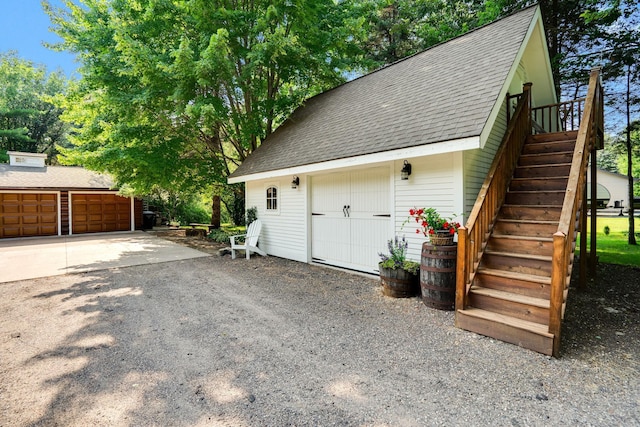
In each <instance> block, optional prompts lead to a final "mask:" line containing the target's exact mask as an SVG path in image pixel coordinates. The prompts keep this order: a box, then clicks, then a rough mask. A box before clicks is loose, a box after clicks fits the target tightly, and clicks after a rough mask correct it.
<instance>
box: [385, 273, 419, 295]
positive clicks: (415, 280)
mask: <svg viewBox="0 0 640 427" xmlns="http://www.w3.org/2000/svg"><path fill="white" fill-rule="evenodd" d="M380 282H381V283H382V293H383V294H385V295H386V296H388V297H392V298H410V297H415V296H416V295H420V275H419V274H418V273H416V274H412V273H409V272H408V271H406V270H403V269H401V268H396V269H395V270H394V269H391V268H383V267H380Z"/></svg>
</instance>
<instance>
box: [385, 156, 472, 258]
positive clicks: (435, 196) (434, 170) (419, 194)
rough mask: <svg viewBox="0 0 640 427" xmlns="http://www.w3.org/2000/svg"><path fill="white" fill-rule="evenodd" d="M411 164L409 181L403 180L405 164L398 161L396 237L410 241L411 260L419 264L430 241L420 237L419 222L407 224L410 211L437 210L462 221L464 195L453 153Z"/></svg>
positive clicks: (395, 185) (395, 182)
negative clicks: (458, 207)
mask: <svg viewBox="0 0 640 427" xmlns="http://www.w3.org/2000/svg"><path fill="white" fill-rule="evenodd" d="M408 160H409V163H411V166H412V171H411V176H410V177H409V179H408V180H406V181H403V180H401V179H400V170H401V169H402V164H403V162H401V161H398V162H395V165H394V166H395V167H394V176H393V185H394V192H393V193H394V195H395V211H394V218H395V219H394V224H395V233H396V234H397V235H398V236H405V237H406V238H407V240H408V241H409V258H410V259H413V260H415V261H419V260H420V252H421V250H422V243H423V242H425V241H426V237H425V236H424V235H422V234H416V226H415V222H414V223H407V224H404V222H405V220H406V219H407V217H408V216H409V209H411V208H413V207H418V208H423V207H426V208H430V207H433V208H435V209H436V210H437V211H438V212H439V213H441V214H442V215H443V216H455V217H458V215H459V214H461V213H462V212H456V206H461V205H462V195H461V194H460V193H459V192H456V188H457V185H456V181H457V180H458V179H457V177H456V176H455V175H456V174H461V173H462V171H461V170H459V169H458V168H456V167H455V162H454V154H451V153H450V154H439V155H436V156H428V157H420V158H416V159H408ZM458 218H459V220H461V218H460V217H458ZM391 237H393V236H390V238H391Z"/></svg>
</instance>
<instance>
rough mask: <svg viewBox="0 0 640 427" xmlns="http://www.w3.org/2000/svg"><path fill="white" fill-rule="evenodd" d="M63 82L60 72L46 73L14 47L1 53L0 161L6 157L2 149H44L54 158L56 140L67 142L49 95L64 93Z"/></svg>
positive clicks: (31, 150) (64, 128)
mask: <svg viewBox="0 0 640 427" xmlns="http://www.w3.org/2000/svg"><path fill="white" fill-rule="evenodd" d="M66 84H67V81H66V78H65V77H64V75H63V74H62V73H61V72H53V73H49V74H48V73H47V70H46V68H45V67H44V66H36V65H34V64H33V63H32V62H30V61H27V60H24V59H21V58H19V57H18V54H17V52H15V51H10V52H6V53H0V150H2V153H0V156H2V158H0V160H1V161H6V160H7V156H6V154H5V153H4V151H5V150H9V151H11V150H15V151H26V152H33V153H36V152H37V153H46V154H48V155H49V160H50V161H55V159H54V158H53V157H54V156H55V154H56V151H55V144H65V143H66V126H65V124H64V123H63V122H62V121H61V120H60V114H61V113H62V111H61V110H60V109H59V108H57V107H56V106H55V105H54V104H53V102H52V97H54V96H57V95H59V94H61V93H64V91H65V89H66Z"/></svg>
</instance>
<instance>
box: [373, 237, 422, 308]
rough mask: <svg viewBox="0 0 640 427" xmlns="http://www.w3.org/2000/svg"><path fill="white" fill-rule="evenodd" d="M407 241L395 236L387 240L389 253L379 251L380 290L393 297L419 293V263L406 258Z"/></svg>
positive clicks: (411, 295)
mask: <svg viewBox="0 0 640 427" xmlns="http://www.w3.org/2000/svg"><path fill="white" fill-rule="evenodd" d="M408 246H409V243H408V242H407V241H406V240H405V238H404V237H402V238H401V239H400V238H398V236H396V237H395V238H394V239H393V240H389V241H388V242H387V248H388V249H389V254H388V255H387V254H383V253H380V254H379V255H380V259H381V261H380V263H379V264H378V267H379V269H380V282H381V283H382V292H383V293H384V294H385V295H386V296H389V297H393V298H408V297H413V296H416V295H419V294H420V274H419V273H420V263H418V262H415V261H411V260H408V259H407V248H408Z"/></svg>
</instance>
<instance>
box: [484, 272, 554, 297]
mask: <svg viewBox="0 0 640 427" xmlns="http://www.w3.org/2000/svg"><path fill="white" fill-rule="evenodd" d="M473 283H474V285H476V286H480V287H483V288H489V289H497V290H500V291H505V292H511V293H514V294H520V295H526V296H530V297H536V298H546V299H548V298H549V297H550V295H551V291H550V289H551V288H550V286H551V278H550V277H545V276H535V275H532V274H523V273H516V272H514V271H504V270H493V269H489V268H479V269H478V271H477V272H476V274H475V277H474V280H473Z"/></svg>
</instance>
